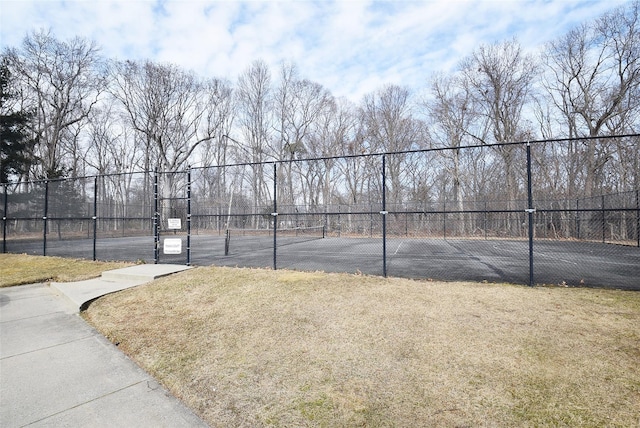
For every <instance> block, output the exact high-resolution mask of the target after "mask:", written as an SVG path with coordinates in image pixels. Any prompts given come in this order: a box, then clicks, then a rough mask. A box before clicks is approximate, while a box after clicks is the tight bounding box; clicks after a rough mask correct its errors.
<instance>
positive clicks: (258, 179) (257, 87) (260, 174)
mask: <svg viewBox="0 0 640 428" xmlns="http://www.w3.org/2000/svg"><path fill="white" fill-rule="evenodd" d="M270 96H271V73H270V72H269V67H268V66H267V64H266V63H265V62H264V61H260V60H258V61H254V62H253V63H252V64H251V65H250V66H249V67H248V68H247V69H246V70H245V71H244V72H243V73H242V74H241V75H240V77H239V78H238V84H237V88H236V97H237V104H236V105H237V107H238V112H237V114H238V122H239V125H240V128H241V132H242V135H243V138H242V140H241V142H238V141H237V140H234V142H235V144H236V145H238V147H237V149H238V152H239V153H240V154H241V155H242V156H243V160H244V161H247V162H251V164H252V168H253V174H252V175H251V190H252V192H253V203H254V206H255V207H256V208H257V207H259V206H260V205H262V204H266V203H268V200H269V194H270V192H269V187H268V185H267V181H266V179H265V171H264V165H263V164H261V163H260V162H263V161H265V160H266V156H267V153H266V149H267V143H268V141H269V140H270V134H271V132H270V130H271V129H272V125H271V120H272V118H271V114H270V104H269V103H270ZM253 220H254V222H255V221H257V219H256V218H254V219H253ZM255 225H257V223H254V226H255Z"/></svg>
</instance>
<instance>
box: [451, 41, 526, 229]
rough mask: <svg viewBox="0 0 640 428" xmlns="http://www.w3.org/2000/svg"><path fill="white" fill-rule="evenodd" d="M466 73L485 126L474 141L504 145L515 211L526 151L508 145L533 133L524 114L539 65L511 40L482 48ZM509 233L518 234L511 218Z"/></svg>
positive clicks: (502, 154)
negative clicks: (520, 157) (522, 154)
mask: <svg viewBox="0 0 640 428" xmlns="http://www.w3.org/2000/svg"><path fill="white" fill-rule="evenodd" d="M462 73H463V75H464V78H465V84H466V85H467V88H468V91H469V93H470V94H471V96H472V97H473V102H474V105H475V106H476V108H477V114H478V116H479V117H480V119H481V120H482V122H483V127H482V128H480V129H482V131H481V132H479V133H477V134H474V137H475V138H477V139H478V140H479V141H481V142H482V143H498V144H503V145H500V146H496V147H495V152H496V153H497V154H498V155H499V157H500V160H501V161H502V167H503V168H504V185H505V190H506V197H507V209H508V210H511V211H512V210H515V209H516V208H517V207H516V204H515V201H516V199H517V197H518V191H519V186H518V170H517V169H516V160H517V156H518V153H519V151H521V150H522V148H521V147H515V146H512V145H509V144H508V143H512V142H516V141H519V140H523V139H527V137H528V135H530V133H531V131H530V128H529V126H528V125H527V124H526V121H525V119H524V117H523V110H524V108H525V106H527V103H528V102H529V101H530V99H531V91H532V85H533V81H534V79H535V78H536V76H537V66H536V63H535V61H534V59H533V57H532V56H530V55H526V54H524V53H523V52H522V49H521V47H520V45H519V44H518V43H517V42H516V41H515V40H511V41H506V42H502V43H496V44H493V45H489V46H484V45H483V46H480V48H478V49H477V50H475V51H474V52H473V54H472V55H471V56H470V57H469V58H467V59H466V60H464V61H463V63H462ZM485 130H486V132H485ZM507 229H508V230H510V231H511V232H512V233H517V229H518V222H517V221H516V218H515V216H513V215H508V216H507Z"/></svg>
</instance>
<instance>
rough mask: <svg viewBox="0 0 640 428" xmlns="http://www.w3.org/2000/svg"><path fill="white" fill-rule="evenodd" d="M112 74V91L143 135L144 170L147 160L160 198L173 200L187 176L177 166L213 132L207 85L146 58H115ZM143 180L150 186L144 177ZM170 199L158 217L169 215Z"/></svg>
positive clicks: (185, 164)
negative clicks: (156, 173) (156, 177)
mask: <svg viewBox="0 0 640 428" xmlns="http://www.w3.org/2000/svg"><path fill="white" fill-rule="evenodd" d="M112 76H113V88H112V94H113V96H114V97H115V98H116V99H117V100H119V101H120V102H121V104H122V106H123V108H124V110H125V112H126V114H127V117H128V121H129V124H130V126H131V127H132V128H133V129H134V130H135V131H136V132H137V133H139V135H140V137H141V139H142V140H143V141H144V147H145V150H144V153H145V159H144V164H145V171H149V170H150V169H151V167H152V166H155V167H156V168H157V169H158V170H159V172H160V192H161V196H162V200H164V201H169V200H172V198H175V197H176V196H177V195H180V194H182V193H183V192H184V190H182V191H181V190H180V188H181V187H184V185H185V182H184V181H185V180H184V179H185V178H186V177H185V176H184V175H183V174H178V172H179V171H184V170H186V168H187V167H188V166H189V160H190V158H191V156H192V154H193V153H194V152H195V150H196V149H197V148H198V147H199V146H200V145H201V144H203V143H204V142H207V141H210V140H211V139H213V138H214V136H215V130H214V129H211V128H210V126H211V125H212V123H210V122H208V120H207V119H208V116H207V114H208V109H207V106H208V104H207V97H206V91H205V88H206V87H205V85H204V84H203V82H202V80H201V79H199V78H198V77H196V76H195V74H193V73H190V72H185V71H183V70H181V69H180V68H178V67H177V66H175V65H171V64H165V65H162V64H156V63H153V62H149V61H146V62H144V63H140V62H132V61H125V62H115V63H113V64H112ZM145 183H146V184H145V185H146V186H149V180H145ZM147 191H148V189H145V193H146V192H147ZM176 203H177V202H176ZM173 205H174V203H173V200H172V202H168V203H163V205H162V209H163V212H162V213H161V215H162V218H168V217H169V216H170V215H171V214H170V210H175V207H173Z"/></svg>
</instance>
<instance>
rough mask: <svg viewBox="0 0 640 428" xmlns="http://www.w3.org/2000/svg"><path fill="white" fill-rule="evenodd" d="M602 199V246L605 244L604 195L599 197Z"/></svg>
mask: <svg viewBox="0 0 640 428" xmlns="http://www.w3.org/2000/svg"><path fill="white" fill-rule="evenodd" d="M601 199H602V243H603V244H604V243H605V242H606V236H605V234H606V227H607V224H606V221H605V214H606V211H605V210H604V195H602V196H601Z"/></svg>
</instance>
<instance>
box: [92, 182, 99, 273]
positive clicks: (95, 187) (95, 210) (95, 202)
mask: <svg viewBox="0 0 640 428" xmlns="http://www.w3.org/2000/svg"><path fill="white" fill-rule="evenodd" d="M97 239H98V177H97V176H96V177H94V179H93V261H96V260H97V252H96V242H97Z"/></svg>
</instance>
